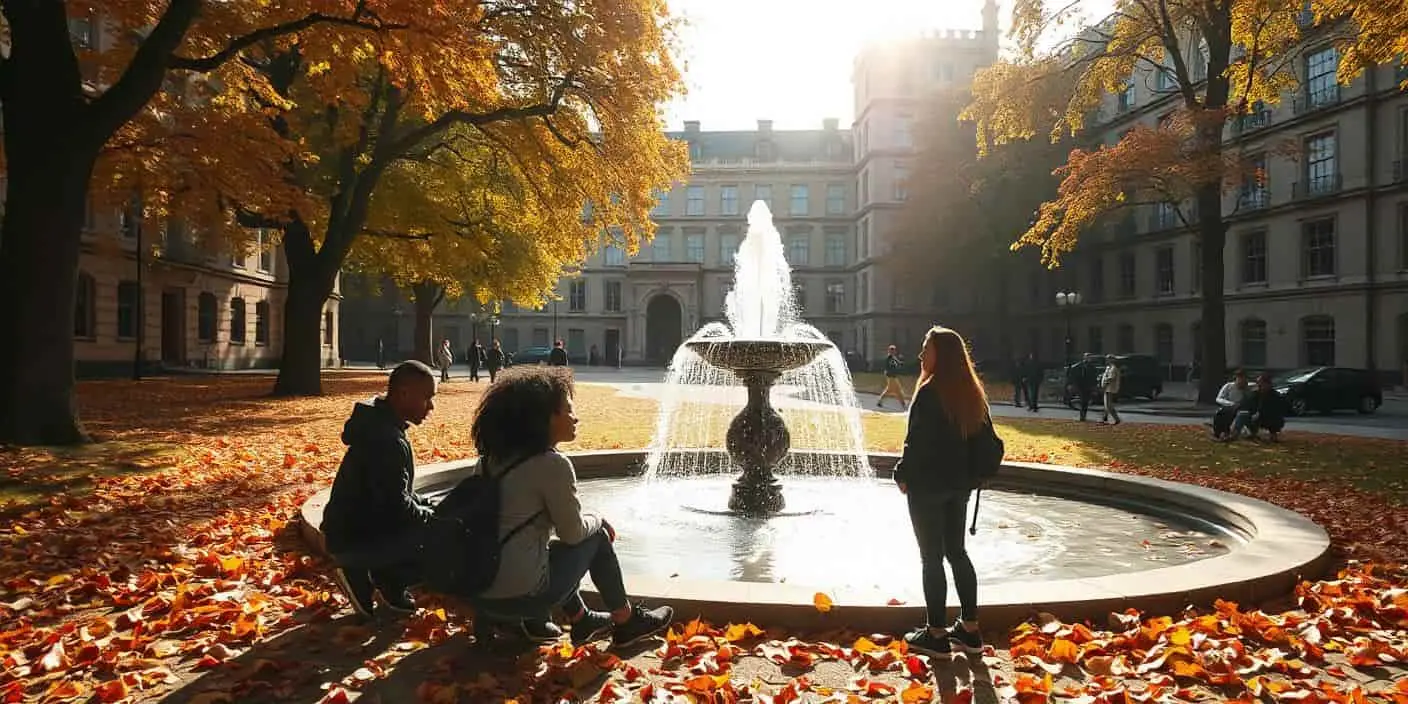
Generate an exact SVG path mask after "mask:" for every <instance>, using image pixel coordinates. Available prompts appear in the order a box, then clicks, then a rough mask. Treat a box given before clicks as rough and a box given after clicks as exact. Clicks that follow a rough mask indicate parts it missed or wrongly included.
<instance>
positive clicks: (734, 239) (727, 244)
mask: <svg viewBox="0 0 1408 704" xmlns="http://www.w3.org/2000/svg"><path fill="white" fill-rule="evenodd" d="M736 256H738V235H734V234H725V235H719V264H722V265H723V266H733V258H734V257H736Z"/></svg>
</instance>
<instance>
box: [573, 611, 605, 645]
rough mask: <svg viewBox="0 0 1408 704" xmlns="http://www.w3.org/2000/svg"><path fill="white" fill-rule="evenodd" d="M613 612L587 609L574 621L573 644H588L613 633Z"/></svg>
mask: <svg viewBox="0 0 1408 704" xmlns="http://www.w3.org/2000/svg"><path fill="white" fill-rule="evenodd" d="M613 625H614V624H612V623H611V614H608V613H606V612H605V611H592V610H591V609H587V611H586V612H585V613H583V614H582V616H581V618H578V619H577V620H576V621H573V622H572V645H579V646H580V645H586V644H587V643H593V642H596V641H599V640H601V639H602V638H605V637H607V636H609V635H611V627H612V626H613Z"/></svg>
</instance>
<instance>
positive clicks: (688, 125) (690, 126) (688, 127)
mask: <svg viewBox="0 0 1408 704" xmlns="http://www.w3.org/2000/svg"><path fill="white" fill-rule="evenodd" d="M684 131H685V132H687V133H689V134H698V133H699V121H698V120H685V121H684Z"/></svg>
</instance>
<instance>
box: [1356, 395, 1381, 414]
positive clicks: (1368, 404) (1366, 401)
mask: <svg viewBox="0 0 1408 704" xmlns="http://www.w3.org/2000/svg"><path fill="white" fill-rule="evenodd" d="M1377 410H1379V401H1378V399H1375V398H1374V397H1373V396H1365V397H1364V398H1361V399H1359V412H1360V413H1363V414H1364V415H1368V414H1370V413H1373V412H1374V411H1377Z"/></svg>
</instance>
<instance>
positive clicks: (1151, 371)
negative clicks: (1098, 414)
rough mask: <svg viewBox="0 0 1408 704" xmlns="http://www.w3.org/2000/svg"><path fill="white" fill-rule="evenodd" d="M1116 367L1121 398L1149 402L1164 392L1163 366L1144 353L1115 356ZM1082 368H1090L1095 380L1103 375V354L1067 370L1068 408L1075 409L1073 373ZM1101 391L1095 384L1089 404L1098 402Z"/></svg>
mask: <svg viewBox="0 0 1408 704" xmlns="http://www.w3.org/2000/svg"><path fill="white" fill-rule="evenodd" d="M1115 364H1118V365H1119V366H1120V371H1121V372H1122V375H1121V377H1120V394H1119V397H1120V398H1121V399H1130V398H1147V399H1149V400H1150V401H1153V400H1154V399H1156V398H1158V397H1159V394H1161V393H1163V392H1164V366H1163V365H1162V364H1160V363H1159V361H1158V360H1157V359H1154V357H1153V356H1152V355H1147V354H1117V355H1115ZM1081 365H1087V366H1089V367H1090V368H1091V369H1092V370H1093V373H1094V377H1095V378H1096V379H1099V378H1100V375H1101V374H1103V373H1105V357H1104V356H1103V355H1097V354H1092V355H1088V356H1087V357H1086V359H1083V360H1081V361H1079V362H1076V363H1075V364H1072V365H1071V366H1070V367H1067V369H1066V389H1065V394H1063V396H1064V400H1065V402H1066V405H1067V406H1070V407H1071V408H1075V406H1076V401H1077V400H1078V398H1079V397H1078V396H1077V395H1076V386H1075V382H1074V379H1075V372H1076V370H1077V369H1078V368H1079V367H1080V366H1081ZM1101 395H1102V394H1101V391H1100V389H1099V385H1098V383H1097V385H1096V388H1094V389H1092V390H1091V399H1090V402H1091V404H1095V403H1097V402H1098V401H1099V400H1100V399H1101Z"/></svg>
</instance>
